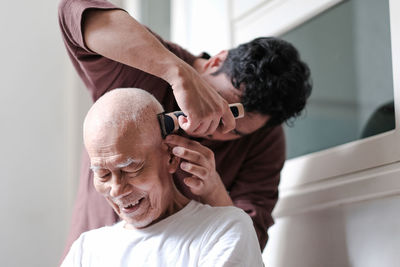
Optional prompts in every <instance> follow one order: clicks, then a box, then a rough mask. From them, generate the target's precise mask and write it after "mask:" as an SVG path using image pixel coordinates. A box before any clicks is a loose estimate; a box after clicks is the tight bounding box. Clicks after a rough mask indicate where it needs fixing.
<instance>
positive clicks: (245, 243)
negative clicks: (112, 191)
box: [61, 200, 263, 267]
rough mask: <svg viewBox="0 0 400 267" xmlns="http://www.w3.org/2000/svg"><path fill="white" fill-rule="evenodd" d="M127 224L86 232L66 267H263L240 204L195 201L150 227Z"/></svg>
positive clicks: (75, 245)
mask: <svg viewBox="0 0 400 267" xmlns="http://www.w3.org/2000/svg"><path fill="white" fill-rule="evenodd" d="M124 225H125V222H124V221H121V222H119V223H117V224H115V225H113V226H106V227H102V228H99V229H95V230H92V231H88V232H85V233H83V234H82V235H81V236H80V237H79V238H78V239H77V240H76V241H75V242H74V244H73V245H72V247H71V249H70V251H69V253H68V255H67V257H66V258H65V260H64V262H63V263H62V265H61V266H62V267H66V266H84V267H87V266H92V267H101V266H107V267H115V266H146V267H149V266H160V267H161V266H162V267H166V266H171V267H180V266H181V267H187V266H205V267H211V266H250V267H257V266H263V263H262V257H261V251H260V247H259V244H258V241H257V236H256V233H255V230H254V227H253V222H252V221H251V219H250V217H249V216H248V215H247V214H246V213H245V212H244V211H243V210H241V209H238V208H235V207H210V206H209V205H203V204H200V203H198V202H196V201H193V200H192V201H190V202H189V203H188V204H187V205H186V207H184V208H183V209H181V210H180V211H178V212H177V213H175V214H173V215H171V216H169V217H167V218H165V219H164V220H162V221H160V222H157V223H155V224H153V225H151V226H149V227H146V228H143V229H134V230H132V229H131V230H128V229H125V228H124Z"/></svg>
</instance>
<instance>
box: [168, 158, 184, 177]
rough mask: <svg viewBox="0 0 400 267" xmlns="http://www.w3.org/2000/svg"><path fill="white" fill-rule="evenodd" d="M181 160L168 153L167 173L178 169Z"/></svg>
mask: <svg viewBox="0 0 400 267" xmlns="http://www.w3.org/2000/svg"><path fill="white" fill-rule="evenodd" d="M180 162H181V159H180V158H178V157H176V156H175V155H174V154H172V153H170V154H169V161H168V163H167V169H168V172H169V173H171V174H172V173H175V172H176V170H177V169H178V166H179V163H180Z"/></svg>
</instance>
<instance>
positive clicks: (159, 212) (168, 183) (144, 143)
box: [85, 131, 176, 228]
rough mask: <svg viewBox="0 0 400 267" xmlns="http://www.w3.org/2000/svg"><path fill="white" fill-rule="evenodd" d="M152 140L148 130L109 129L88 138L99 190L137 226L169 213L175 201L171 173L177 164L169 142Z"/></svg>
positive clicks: (122, 216) (123, 215) (117, 209)
mask: <svg viewBox="0 0 400 267" xmlns="http://www.w3.org/2000/svg"><path fill="white" fill-rule="evenodd" d="M99 135H101V134H99ZM146 136H147V138H146ZM160 138H161V137H160ZM150 139H152V138H150ZM148 140H149V138H148V133H147V134H145V133H133V131H130V132H125V133H117V134H114V135H113V134H110V132H108V134H107V135H101V136H100V137H95V138H90V140H88V141H87V142H85V143H86V148H87V150H88V153H89V156H90V160H91V168H92V170H93V172H94V186H95V188H96V190H97V191H98V192H99V193H101V194H102V195H103V196H104V197H105V198H106V199H107V201H108V202H109V204H110V205H111V206H112V208H113V209H114V210H115V212H116V213H117V214H118V215H119V216H120V217H121V218H122V219H123V220H125V221H126V222H127V223H128V224H127V226H134V227H135V228H143V227H146V226H148V225H150V224H152V223H154V222H157V221H159V220H161V219H163V218H164V217H166V216H168V214H167V213H168V207H169V206H170V204H171V203H172V202H173V192H174V191H173V186H172V177H171V175H170V173H173V172H174V171H175V170H176V166H175V165H174V166H172V165H171V159H170V153H169V152H168V149H167V146H166V145H160V144H159V142H151V141H150V142H149V141H148ZM155 143H157V144H155Z"/></svg>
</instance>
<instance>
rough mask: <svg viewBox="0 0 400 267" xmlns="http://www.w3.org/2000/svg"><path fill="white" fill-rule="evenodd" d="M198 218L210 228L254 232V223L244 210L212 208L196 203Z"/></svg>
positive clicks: (228, 207)
mask: <svg viewBox="0 0 400 267" xmlns="http://www.w3.org/2000/svg"><path fill="white" fill-rule="evenodd" d="M196 209H197V217H199V218H202V221H203V223H205V224H208V225H209V227H210V228H218V229H236V230H246V231H247V230H253V222H252V220H251V218H250V216H249V215H248V214H247V213H245V212H244V211H243V210H242V209H240V208H237V207H233V206H226V207H211V206H209V205H206V204H201V203H196Z"/></svg>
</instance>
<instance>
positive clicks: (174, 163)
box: [161, 143, 181, 173]
mask: <svg viewBox="0 0 400 267" xmlns="http://www.w3.org/2000/svg"><path fill="white" fill-rule="evenodd" d="M161 147H162V149H164V150H165V151H166V153H167V155H168V156H167V157H166V159H167V162H166V164H167V170H168V172H169V173H175V172H176V170H177V169H178V167H179V163H180V162H181V159H180V158H178V157H176V156H175V155H174V154H172V148H171V147H169V146H168V145H167V144H165V143H163V144H162V145H161Z"/></svg>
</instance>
